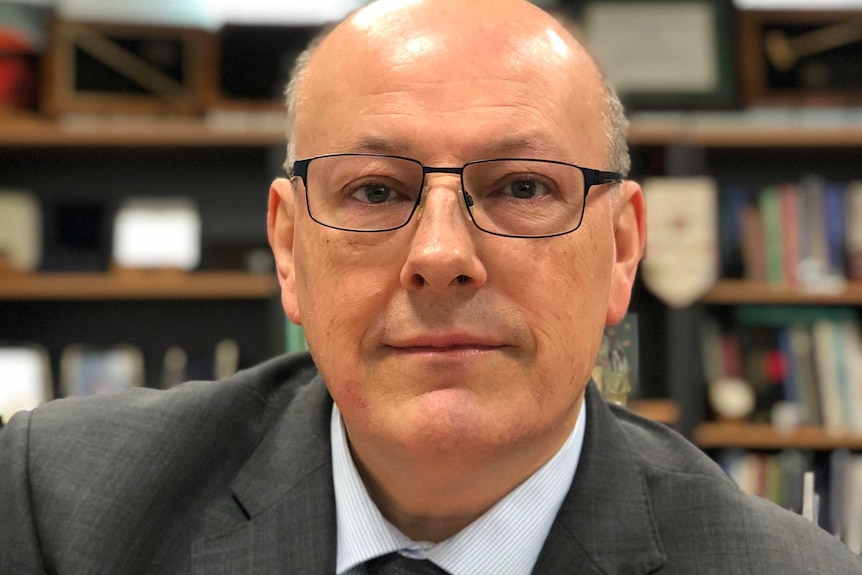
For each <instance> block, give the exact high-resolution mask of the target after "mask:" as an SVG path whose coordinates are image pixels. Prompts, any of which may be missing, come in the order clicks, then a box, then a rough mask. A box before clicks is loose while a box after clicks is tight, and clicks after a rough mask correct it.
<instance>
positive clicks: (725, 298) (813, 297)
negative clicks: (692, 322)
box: [702, 280, 862, 305]
mask: <svg viewBox="0 0 862 575" xmlns="http://www.w3.org/2000/svg"><path fill="white" fill-rule="evenodd" d="M702 301H703V302H704V303H708V304H728V305H734V304H748V303H750V304H791V305H798V304H809V305H862V282H850V283H848V284H846V285H845V286H844V287H842V288H840V289H838V290H830V291H826V290H813V289H806V288H803V287H792V286H779V285H772V284H767V283H760V282H750V281H745V280H722V281H720V282H718V283H717V284H716V285H715V286H714V287H713V288H712V289H710V290H709V292H708V293H707V294H706V295H705V296H704V297H703V298H702Z"/></svg>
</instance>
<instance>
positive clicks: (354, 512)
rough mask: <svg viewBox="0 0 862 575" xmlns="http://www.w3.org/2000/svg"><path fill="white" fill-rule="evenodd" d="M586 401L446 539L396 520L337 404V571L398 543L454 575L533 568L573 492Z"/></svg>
mask: <svg viewBox="0 0 862 575" xmlns="http://www.w3.org/2000/svg"><path fill="white" fill-rule="evenodd" d="M586 416H587V414H586V409H585V401H584V402H582V403H581V411H580V414H579V415H578V420H577V423H576V424H575V427H574V429H572V432H571V433H570V434H569V437H568V439H567V440H566V442H565V443H564V444H563V446H562V447H561V448H560V450H559V451H558V452H557V453H556V454H555V455H554V456H553V457H552V458H551V459H550V460H548V462H547V463H545V464H544V465H543V466H542V467H540V468H539V469H538V470H536V472H535V473H534V474H533V475H531V476H530V477H529V478H528V479H527V480H526V481H524V482H523V483H521V484H520V485H519V486H518V487H516V488H515V489H514V490H512V491H511V492H510V493H509V494H508V495H506V496H505V497H504V498H503V499H501V500H500V501H499V502H497V503H496V504H495V505H494V506H493V507H491V509H489V510H488V511H486V512H485V513H484V514H483V515H482V516H481V517H479V518H478V519H476V520H475V521H473V523H471V524H470V525H468V526H467V527H465V528H464V529H462V530H461V531H460V532H458V533H457V534H455V535H453V536H452V537H450V538H449V539H446V540H445V541H442V542H440V543H431V542H428V541H413V540H411V539H410V538H409V537H407V536H406V535H404V534H403V533H401V531H399V530H398V529H397V528H396V527H395V526H394V525H392V524H391V523H389V521H387V520H386V519H385V518H384V517H383V515H382V514H381V513H380V511H379V509H378V508H377V506H376V505H375V504H374V502H373V501H372V500H371V498H370V497H369V495H368V492H367V491H366V489H365V485H364V484H363V482H362V479H361V478H360V476H359V472H358V471H357V469H356V466H355V464H354V463H353V458H352V456H351V454H350V448H349V447H348V444H347V435H346V432H345V429H344V423H343V421H342V419H341V413H340V412H339V411H338V407H337V406H335V405H333V408H332V422H331V426H332V435H331V441H332V473H333V481H334V484H335V510H336V529H337V544H338V550H337V556H336V574H337V575H365V573H366V571H365V567H364V563H365V562H366V561H368V560H369V559H373V558H374V557H377V556H379V555H385V554H387V553H391V552H393V551H398V552H399V553H402V554H403V555H405V556H407V557H412V558H415V559H428V560H430V561H432V562H433V563H435V564H436V565H438V566H440V567H441V568H443V569H445V570H446V571H448V572H449V573H451V574H452V575H481V574H484V573H489V574H490V573H494V574H498V573H506V574H508V575H527V574H529V573H530V572H531V571H532V569H533V566H534V565H535V563H536V560H537V559H538V557H539V553H540V552H541V550H542V546H543V545H544V543H545V539H546V538H547V536H548V532H549V531H550V529H551V525H552V524H553V522H554V518H555V517H556V515H557V512H558V511H559V509H560V505H561V504H562V502H563V499H564V498H565V496H566V493H568V491H569V488H570V486H571V484H572V480H573V478H574V475H575V469H576V468H577V466H578V461H579V459H580V456H581V447H582V446H583V443H584V430H585V429H586Z"/></svg>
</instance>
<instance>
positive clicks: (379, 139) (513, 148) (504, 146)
mask: <svg viewBox="0 0 862 575" xmlns="http://www.w3.org/2000/svg"><path fill="white" fill-rule="evenodd" d="M411 148H412V146H411V144H409V143H408V142H407V141H406V140H400V139H397V138H389V137H385V136H367V137H365V138H363V139H362V140H360V141H359V142H358V143H357V145H356V146H355V147H353V151H355V152H357V153H370V154H388V155H406V154H407V153H408V150H410V149H411ZM475 150H476V153H475V154H473V155H475V157H471V158H468V159H466V160H465V161H474V160H484V159H488V158H501V157H506V156H513V155H514V156H523V155H524V154H525V153H529V154H537V155H539V156H541V157H546V158H547V159H558V160H566V159H567V158H566V155H567V154H566V153H565V152H564V150H563V147H562V146H560V145H557V144H555V143H552V142H550V141H549V140H548V139H547V138H546V137H543V136H542V135H541V134H538V133H523V134H511V135H507V136H504V137H502V138H497V139H495V140H491V141H489V142H485V143H482V144H480V145H478V146H476V147H475Z"/></svg>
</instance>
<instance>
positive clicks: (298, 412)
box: [192, 376, 665, 575]
mask: <svg viewBox="0 0 862 575" xmlns="http://www.w3.org/2000/svg"><path fill="white" fill-rule="evenodd" d="M586 402H587V429H586V435H585V438H584V446H583V449H582V453H581V459H580V463H579V465H578V469H577V472H576V474H575V478H574V481H573V483H572V487H571V489H570V491H569V493H568V495H567V496H566V498H565V499H564V501H563V504H562V506H561V507H560V511H559V513H558V514H557V518H556V520H555V522H554V525H553V527H552V528H551V532H550V534H549V536H548V539H547V541H546V542H545V546H544V547H543V549H542V552H541V554H540V555H539V559H538V561H537V563H536V567H535V569H534V572H535V573H571V572H577V573H627V574H631V575H635V574H645V573H649V572H651V571H653V570H655V569H657V568H658V567H660V566H661V565H663V564H664V562H665V554H664V551H663V550H662V547H661V542H660V540H659V537H658V534H657V529H656V525H655V519H654V515H653V511H652V504H651V500H650V496H649V491H648V486H647V480H646V477H645V474H644V470H643V468H642V466H641V465H640V464H639V455H638V454H637V453H635V452H634V450H633V448H632V447H631V445H630V443H629V441H628V438H627V437H626V434H625V431H624V430H623V429H622V427H621V426H620V424H619V423H618V421H617V420H616V417H615V416H614V415H613V414H612V413H611V410H610V408H609V407H608V405H607V404H606V403H605V401H604V400H603V399H602V397H601V395H600V394H599V392H598V390H597V389H596V388H595V385H594V384H592V383H590V385H589V386H588V387H587V391H586ZM331 409H332V399H331V397H330V396H329V393H328V391H327V390H326V387H325V385H324V384H323V381H322V380H321V378H320V377H319V376H318V377H315V378H314V379H313V380H312V381H311V382H310V383H309V384H308V385H305V386H303V387H302V388H300V389H299V390H298V391H297V393H296V396H295V398H294V399H293V400H292V401H291V402H290V403H289V405H287V407H286V408H282V409H281V411H282V412H283V415H282V416H281V417H279V418H278V420H277V421H276V423H275V425H274V427H273V429H272V430H271V431H270V432H269V433H268V434H267V435H266V437H265V438H264V439H263V441H262V442H261V444H260V445H259V446H258V448H257V449H256V450H255V452H254V454H253V455H252V457H251V458H250V459H249V461H248V463H246V465H245V466H244V467H243V469H242V470H241V472H240V473H239V474H238V476H237V479H236V480H235V481H234V483H233V494H234V501H231V502H222V503H221V504H219V505H217V506H215V507H214V508H213V509H212V510H211V512H210V514H209V516H208V518H207V520H206V523H207V526H208V527H209V531H210V532H211V533H212V535H209V536H205V537H204V538H202V539H200V540H198V541H197V542H195V544H194V546H193V549H192V563H193V569H192V572H193V573H200V574H207V575H210V574H212V575H217V574H219V573H225V574H228V573H245V572H251V571H253V572H267V573H282V572H284V573H287V572H292V573H334V572H335V546H336V533H335V524H336V522H335V503H334V499H335V495H334V490H333V486H332V461H331V459H332V457H331V445H330V430H329V423H330V413H331Z"/></svg>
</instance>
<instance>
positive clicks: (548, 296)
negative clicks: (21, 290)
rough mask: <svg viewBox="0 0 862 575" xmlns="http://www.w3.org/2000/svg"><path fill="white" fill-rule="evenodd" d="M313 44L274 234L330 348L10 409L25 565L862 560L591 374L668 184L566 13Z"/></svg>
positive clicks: (557, 567)
mask: <svg viewBox="0 0 862 575" xmlns="http://www.w3.org/2000/svg"><path fill="white" fill-rule="evenodd" d="M299 66H300V67H299V70H298V71H297V74H296V75H295V76H294V80H293V81H292V83H291V86H290V87H289V89H288V100H289V105H290V106H289V109H290V112H289V113H290V118H291V122H292V131H291V140H290V144H289V152H288V155H289V157H288V162H287V165H288V167H289V173H290V177H289V178H287V179H279V180H277V181H275V182H274V183H273V186H272V189H271V192H270V200H269V215H268V230H269V237H270V242H271V245H272V248H273V252H274V254H275V259H276V262H277V268H278V278H279V281H280V283H281V290H282V291H281V293H282V303H283V306H284V309H285V312H286V313H287V315H288V317H289V318H290V319H291V320H292V321H294V322H296V323H301V324H302V325H303V326H304V328H305V333H306V337H307V339H308V343H309V347H310V349H311V355H312V356H313V358H314V364H312V363H311V361H310V359H309V358H308V357H307V356H293V357H289V358H281V359H278V360H275V361H273V362H270V363H268V364H265V365H263V366H260V367H258V368H255V369H252V370H249V371H245V372H241V373H240V374H237V375H236V376H234V377H232V378H229V379H228V380H225V381H220V382H215V383H190V384H186V385H184V386H180V387H179V388H177V389H176V390H173V391H170V392H153V391H148V390H144V391H138V392H132V393H127V394H120V395H114V396H103V397H97V398H93V399H87V400H66V401H63V402H55V403H53V404H49V405H48V406H45V407H43V408H40V409H37V410H35V411H34V412H33V413H32V414H30V415H29V416H28V415H19V416H18V417H16V418H14V419H13V420H12V422H11V423H10V425H9V426H8V428H7V429H6V430H5V431H4V432H3V435H2V442H0V463H2V465H3V469H4V473H3V476H2V478H0V571H2V572H3V573H7V572H8V573H25V572H26V573H29V572H57V573H101V572H103V573H176V572H192V573H333V572H338V573H365V572H369V573H409V572H422V573H426V572H429V573H431V572H435V573H439V572H441V569H442V570H445V571H444V572H449V573H453V574H475V573H507V574H509V573H529V572H531V571H532V572H536V573H552V574H556V573H651V572H661V573H818V574H823V573H848V574H849V573H858V572H860V568H862V564H860V562H859V560H858V559H857V558H856V557H855V556H853V555H852V554H851V553H850V552H849V551H847V550H846V549H844V548H843V547H842V545H841V544H840V543H839V542H837V541H836V540H834V539H833V538H831V537H830V536H828V535H827V534H825V533H824V532H822V531H820V530H819V529H817V528H816V527H814V526H812V525H811V524H809V523H807V522H805V521H804V520H803V519H801V518H798V517H796V516H794V515H792V514H790V513H788V512H784V511H782V510H780V509H778V508H777V507H775V506H772V505H771V504H768V503H765V502H762V501H759V500H756V499H753V498H749V497H747V496H744V495H742V494H740V493H739V491H738V490H737V489H736V488H735V487H734V486H733V484H732V483H731V482H730V481H729V480H728V479H727V478H726V477H725V476H723V474H722V473H721V472H720V470H718V468H717V467H715V466H714V465H713V464H712V463H711V462H710V461H709V460H707V459H706V458H705V457H704V456H703V455H702V454H701V453H700V452H698V451H697V450H696V449H695V448H693V447H692V446H690V445H689V444H687V443H686V442H685V441H684V440H682V439H681V438H679V437H678V436H676V435H674V434H673V433H672V432H670V431H667V430H665V429H664V428H662V427H660V426H658V425H655V424H651V423H649V422H646V421H643V420H641V419H639V418H637V417H634V416H632V415H629V414H627V413H625V412H624V411H622V410H619V409H616V408H614V409H613V410H611V409H610V408H609V407H608V406H607V405H606V404H605V403H604V402H603V401H602V400H601V399H600V397H599V395H598V394H597V392H596V390H595V388H594V386H592V385H589V384H588V382H589V374H590V371H591V368H592V365H593V361H594V358H595V356H596V353H597V350H598V346H599V344H600V340H601V332H602V329H603V327H604V326H605V324H614V323H616V322H618V321H619V320H620V319H621V318H622V317H623V315H624V314H625V311H626V307H627V306H628V302H629V297H630V291H631V286H632V282H633V280H634V276H635V272H636V268H637V263H638V260H639V258H640V256H641V252H642V250H643V244H644V203H643V196H642V193H641V190H640V188H639V187H638V185H637V184H636V183H634V182H631V181H628V180H624V179H623V176H622V174H621V172H625V171H626V169H627V167H628V165H627V159H626V152H625V143H624V133H623V127H622V126H623V122H622V118H621V116H620V112H619V109H618V104H617V102H616V100H615V99H614V97H613V96H612V94H610V93H609V92H608V91H607V90H606V89H605V87H604V85H603V82H602V80H601V75H600V73H599V71H598V70H597V69H596V66H595V65H594V63H593V62H592V60H591V59H590V58H589V56H588V55H587V54H586V53H585V51H584V50H583V48H582V47H581V46H580V45H578V44H577V43H576V42H575V41H574V40H573V39H572V38H571V37H570V36H569V35H568V34H567V33H566V32H565V30H564V29H562V28H561V27H560V26H559V25H558V24H557V23H556V22H555V21H554V20H553V19H551V18H550V17H548V16H547V15H545V14H544V13H542V12H541V11H540V10H538V9H537V8H535V7H533V6H531V5H529V4H527V3H525V2H521V1H518V0H476V1H472V2H464V1H463V0H424V1H423V0H412V1H401V2H389V1H383V2H379V3H376V4H372V5H370V6H368V7H366V8H365V9H363V10H360V11H359V12H357V13H356V14H354V15H353V16H352V17H351V18H349V19H348V20H347V21H346V22H344V23H342V24H341V25H340V26H339V27H338V28H336V29H335V31H334V32H332V33H331V34H330V35H329V36H327V37H326V38H325V39H324V40H323V41H322V42H321V43H320V44H319V45H318V46H317V47H316V48H315V49H314V51H313V52H312V53H310V54H306V55H305V56H303V57H302V58H301V61H300V65H299ZM318 370H319V373H318ZM333 400H334V403H333Z"/></svg>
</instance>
